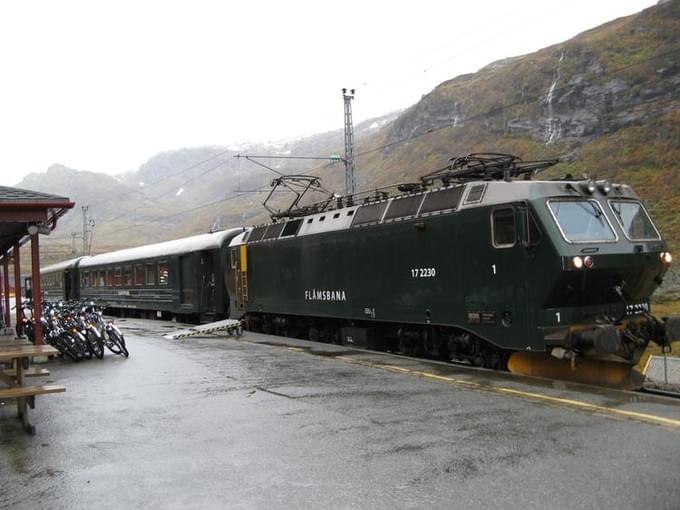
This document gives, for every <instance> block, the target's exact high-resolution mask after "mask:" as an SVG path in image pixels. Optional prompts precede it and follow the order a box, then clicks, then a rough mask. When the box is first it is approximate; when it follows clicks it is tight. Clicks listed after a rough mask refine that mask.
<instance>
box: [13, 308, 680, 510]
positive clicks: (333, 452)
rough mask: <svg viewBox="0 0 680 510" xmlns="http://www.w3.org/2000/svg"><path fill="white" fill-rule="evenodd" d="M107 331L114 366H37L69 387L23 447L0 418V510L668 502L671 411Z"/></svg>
mask: <svg viewBox="0 0 680 510" xmlns="http://www.w3.org/2000/svg"><path fill="white" fill-rule="evenodd" d="M116 324H117V325H118V326H119V327H120V328H121V329H122V331H123V332H124V334H125V337H126V341H127V345H128V347H129V349H130V357H129V358H127V359H125V358H122V357H120V356H114V355H111V354H107V355H106V356H105V357H104V359H103V360H101V361H100V360H91V361H88V362H82V363H73V362H71V361H68V360H64V359H62V360H56V361H53V362H50V364H49V369H50V371H51V374H52V375H53V377H54V379H55V380H56V381H58V382H59V383H60V384H64V385H65V386H67V387H68V388H69V391H67V392H66V393H64V394H60V395H56V396H54V397H53V398H50V399H49V401H48V400H47V399H46V401H45V402H44V404H42V405H41V406H40V407H39V408H38V409H36V410H35V414H36V415H39V418H38V419H39V420H40V422H41V427H40V428H39V429H38V432H37V434H36V436H32V437H31V436H27V435H26V434H24V433H23V432H22V430H21V427H20V426H19V424H17V423H15V422H17V420H6V419H0V444H2V447H1V448H0V472H1V473H2V477H0V507H2V508H35V507H36V506H49V507H51V508H92V507H95V506H100V505H102V506H106V507H107V508H125V509H127V508H131V507H135V508H140V507H143V508H168V507H172V508H178V507H180V508H185V507H186V508H268V509H270V508H274V509H277V508H282V509H283V508H286V509H287V508H390V509H394V508H397V509H399V508H432V507H446V508H448V507H455V508H490V507H493V508H518V507H521V508H528V509H533V508H536V509H539V508H540V509H543V508H545V507H546V504H547V505H548V506H550V508H555V509H560V508H565V509H566V508H569V509H572V508H603V507H608V508H640V507H649V508H655V509H671V508H677V501H680V483H678V482H679V481H680V475H679V474H678V470H677V459H678V458H680V441H678V438H679V437H680V435H679V434H680V402H678V401H674V400H671V399H666V398H664V397H656V396H646V395H643V394H634V393H632V392H609V391H607V390H598V389H595V388H592V387H584V386H582V385H581V386H579V385H576V386H574V385H569V384H566V383H557V382H554V381H539V380H533V381H532V380H528V379H523V378H518V377H515V376H512V375H510V374H497V373H490V372H489V371H484V370H479V369H466V368H467V367H456V366H454V365H445V364H441V363H437V362H428V361H424V360H413V359H410V358H403V357H399V356H394V355H383V354H378V353H370V352H367V351H360V350H357V349H348V348H347V347H345V346H339V345H327V344H317V343H314V342H307V341H304V340H294V339H287V338H281V337H274V336H268V335H260V334H254V333H249V332H245V333H244V334H243V336H241V337H238V336H236V335H232V336H229V335H226V334H224V333H222V332H204V333H202V334H196V335H192V336H191V337H183V338H177V339H168V338H165V335H167V334H172V333H174V332H177V331H180V330H182V329H188V326H184V325H178V324H174V323H166V322H162V321H153V320H141V319H120V320H118V321H116ZM7 412H8V410H7V409H2V408H0V418H2V417H4V416H2V415H4V414H5V413H7ZM36 445H39V446H40V447H39V448H36ZM642 460H643V461H642ZM613 467H615V469H613ZM641 480H643V481H644V483H640V481H641ZM29 502H30V504H29ZM546 502H548V503H546Z"/></svg>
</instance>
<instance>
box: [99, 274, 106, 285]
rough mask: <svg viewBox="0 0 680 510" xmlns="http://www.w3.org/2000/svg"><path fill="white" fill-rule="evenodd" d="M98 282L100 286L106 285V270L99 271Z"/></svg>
mask: <svg viewBox="0 0 680 510" xmlns="http://www.w3.org/2000/svg"><path fill="white" fill-rule="evenodd" d="M98 279H99V283H98V285H99V286H100V287H106V271H99V278H98Z"/></svg>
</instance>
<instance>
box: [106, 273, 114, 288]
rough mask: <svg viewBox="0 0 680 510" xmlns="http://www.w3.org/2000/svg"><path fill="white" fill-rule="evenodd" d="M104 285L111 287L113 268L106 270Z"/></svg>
mask: <svg viewBox="0 0 680 510" xmlns="http://www.w3.org/2000/svg"><path fill="white" fill-rule="evenodd" d="M106 286H107V287H113V269H107V270H106Z"/></svg>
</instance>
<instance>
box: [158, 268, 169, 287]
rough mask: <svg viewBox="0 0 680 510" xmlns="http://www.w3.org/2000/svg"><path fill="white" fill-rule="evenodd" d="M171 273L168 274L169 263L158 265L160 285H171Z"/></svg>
mask: <svg viewBox="0 0 680 510" xmlns="http://www.w3.org/2000/svg"><path fill="white" fill-rule="evenodd" d="M169 277H170V275H169V273H168V263H167V262H159V263H158V283H159V284H160V285H167V284H168V283H169V281H168V280H169Z"/></svg>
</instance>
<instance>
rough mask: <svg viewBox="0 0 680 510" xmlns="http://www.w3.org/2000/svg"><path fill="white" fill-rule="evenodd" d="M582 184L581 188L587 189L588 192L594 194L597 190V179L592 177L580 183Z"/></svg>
mask: <svg viewBox="0 0 680 510" xmlns="http://www.w3.org/2000/svg"><path fill="white" fill-rule="evenodd" d="M580 186H581V189H582V190H583V191H585V192H586V193H588V194H589V195H592V194H593V193H595V190H596V189H597V186H596V185H595V181H593V180H592V179H589V180H587V181H585V182H582V183H581V184H580Z"/></svg>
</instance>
